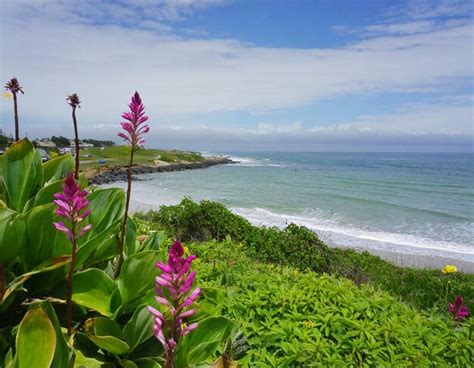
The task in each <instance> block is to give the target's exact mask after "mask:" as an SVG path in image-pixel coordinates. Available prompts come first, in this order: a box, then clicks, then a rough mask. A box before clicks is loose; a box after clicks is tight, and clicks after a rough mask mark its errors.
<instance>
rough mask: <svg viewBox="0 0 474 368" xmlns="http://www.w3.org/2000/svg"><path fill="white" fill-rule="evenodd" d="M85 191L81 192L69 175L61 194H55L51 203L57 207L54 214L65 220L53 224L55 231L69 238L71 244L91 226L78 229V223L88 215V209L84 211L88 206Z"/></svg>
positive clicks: (89, 211)
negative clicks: (65, 221)
mask: <svg viewBox="0 0 474 368" xmlns="http://www.w3.org/2000/svg"><path fill="white" fill-rule="evenodd" d="M86 195H87V190H82V191H81V188H80V187H79V185H78V184H77V183H76V181H75V180H74V178H73V176H72V174H71V173H69V174H68V175H67V177H66V180H65V181H64V184H63V192H62V193H56V194H55V195H54V197H55V198H56V199H55V200H54V201H53V202H54V203H55V204H56V206H58V208H57V209H56V211H55V213H56V214H57V215H59V216H61V217H63V218H64V219H66V220H67V224H65V223H64V221H61V222H53V225H54V227H55V228H56V230H59V231H62V232H63V233H64V234H66V236H67V237H68V238H69V240H70V241H71V242H76V241H77V239H79V238H80V237H81V236H83V235H84V234H85V233H86V232H87V231H89V230H90V229H91V227H92V225H91V224H89V225H86V226H84V227H82V228H81V227H80V226H79V225H80V222H81V221H82V220H84V218H86V217H87V216H88V215H89V214H90V213H91V210H90V209H85V208H86V207H87V205H88V204H89V201H88V200H87V199H86Z"/></svg>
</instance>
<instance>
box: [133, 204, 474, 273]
mask: <svg viewBox="0 0 474 368" xmlns="http://www.w3.org/2000/svg"><path fill="white" fill-rule="evenodd" d="M159 207H160V206H159V205H152V204H146V203H142V202H138V201H136V200H134V199H133V198H132V200H131V202H130V210H131V213H134V212H137V211H143V212H146V211H150V210H157V209H159ZM239 216H241V215H240V214H239ZM247 220H248V219H247ZM251 222H252V221H251ZM252 223H253V222H252ZM253 225H256V226H259V225H258V224H255V223H253ZM316 234H317V232H316ZM318 236H319V234H318ZM325 243H326V244H327V245H328V246H330V247H332V248H350V249H354V250H356V251H358V252H368V253H370V254H373V255H376V256H378V257H380V258H381V259H383V260H384V261H388V262H390V263H392V264H394V265H396V266H399V267H402V268H416V269H431V270H440V269H441V268H443V267H444V266H445V265H446V264H453V265H456V267H457V268H458V270H459V271H461V272H464V273H469V274H474V262H471V261H465V260H460V259H459V258H454V257H449V256H437V255H429V254H414V253H402V252H396V251H392V250H383V249H372V248H363V247H360V246H343V245H335V244H331V243H328V242H327V241H325Z"/></svg>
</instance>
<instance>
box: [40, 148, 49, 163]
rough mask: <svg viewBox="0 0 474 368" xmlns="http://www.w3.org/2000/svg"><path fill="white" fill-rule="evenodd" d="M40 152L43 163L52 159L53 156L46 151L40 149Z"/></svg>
mask: <svg viewBox="0 0 474 368" xmlns="http://www.w3.org/2000/svg"><path fill="white" fill-rule="evenodd" d="M38 152H39V153H40V155H41V161H43V162H44V161H48V160H50V159H51V156H50V155H49V154H48V152H46V151H45V150H44V149H42V148H40V149H38Z"/></svg>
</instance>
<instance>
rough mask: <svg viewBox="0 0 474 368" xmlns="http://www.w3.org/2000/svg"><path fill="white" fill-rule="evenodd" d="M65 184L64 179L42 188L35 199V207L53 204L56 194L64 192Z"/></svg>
mask: <svg viewBox="0 0 474 368" xmlns="http://www.w3.org/2000/svg"><path fill="white" fill-rule="evenodd" d="M63 182H64V181H63V180H62V179H61V180H55V181H51V182H49V183H48V184H47V185H45V186H44V187H43V188H41V189H40V190H39V191H38V193H36V196H35V197H34V201H33V206H41V205H42V204H47V203H51V202H52V201H53V200H54V194H56V193H59V192H62V189H63V188H62V187H63Z"/></svg>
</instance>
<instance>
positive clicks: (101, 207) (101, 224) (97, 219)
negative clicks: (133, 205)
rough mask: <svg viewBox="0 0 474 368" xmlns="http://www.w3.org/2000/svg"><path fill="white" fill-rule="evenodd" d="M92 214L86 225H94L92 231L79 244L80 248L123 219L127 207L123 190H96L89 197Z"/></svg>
mask: <svg viewBox="0 0 474 368" xmlns="http://www.w3.org/2000/svg"><path fill="white" fill-rule="evenodd" d="M87 199H88V200H89V208H90V209H91V210H92V213H91V214H90V215H89V216H88V217H87V218H86V220H85V222H84V223H85V224H87V223H90V224H92V231H89V232H87V233H86V235H85V236H84V237H82V238H81V240H80V242H79V247H80V246H81V245H82V244H84V243H85V242H87V241H88V240H90V239H92V238H93V237H94V236H96V235H97V234H100V233H102V232H104V231H106V230H108V229H109V228H110V226H111V225H112V224H113V223H115V222H116V221H117V220H119V219H121V218H122V215H123V210H124V206H125V202H124V199H125V194H124V193H123V191H122V190H121V189H117V188H108V189H96V190H94V191H93V192H92V193H91V194H89V195H88V196H87Z"/></svg>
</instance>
